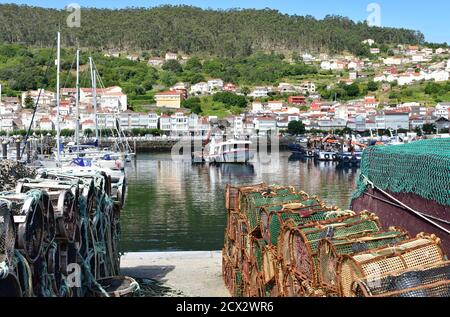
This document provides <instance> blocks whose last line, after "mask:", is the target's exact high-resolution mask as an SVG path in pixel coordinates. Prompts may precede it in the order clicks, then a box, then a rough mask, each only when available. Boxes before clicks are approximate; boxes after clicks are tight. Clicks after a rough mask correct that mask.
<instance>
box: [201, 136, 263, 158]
mask: <svg viewBox="0 0 450 317" xmlns="http://www.w3.org/2000/svg"><path fill="white" fill-rule="evenodd" d="M251 145H252V142H251V141H244V140H236V139H232V140H227V141H223V142H218V141H216V139H215V138H213V139H212V140H211V142H210V143H208V144H207V145H206V146H205V148H204V149H203V151H202V152H201V153H200V152H197V153H194V158H197V159H199V158H201V159H202V161H204V162H207V163H247V162H249V161H250V160H252V159H253V158H254V156H255V151H254V150H253V149H252V148H251Z"/></svg>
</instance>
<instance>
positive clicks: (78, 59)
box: [75, 50, 80, 152]
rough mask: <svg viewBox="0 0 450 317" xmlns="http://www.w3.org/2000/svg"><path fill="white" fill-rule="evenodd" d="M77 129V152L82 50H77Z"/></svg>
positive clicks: (78, 146) (78, 143)
mask: <svg viewBox="0 0 450 317" xmlns="http://www.w3.org/2000/svg"><path fill="white" fill-rule="evenodd" d="M76 90H77V93H76V100H75V107H76V116H77V120H76V129H75V139H76V142H77V152H79V151H80V50H77V83H76Z"/></svg>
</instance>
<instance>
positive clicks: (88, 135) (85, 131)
mask: <svg viewBox="0 0 450 317" xmlns="http://www.w3.org/2000/svg"><path fill="white" fill-rule="evenodd" d="M83 134H84V135H85V136H86V137H88V138H90V137H92V136H93V135H94V131H92V129H85V130H84V131H83Z"/></svg>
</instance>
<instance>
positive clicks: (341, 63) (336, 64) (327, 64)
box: [320, 61, 348, 70]
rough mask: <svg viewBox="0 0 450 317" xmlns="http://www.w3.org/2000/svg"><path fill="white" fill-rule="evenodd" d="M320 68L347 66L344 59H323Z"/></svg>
mask: <svg viewBox="0 0 450 317" xmlns="http://www.w3.org/2000/svg"><path fill="white" fill-rule="evenodd" d="M320 68H321V69H323V70H345V69H347V68H348V63H347V62H345V61H323V62H322V63H321V64H320Z"/></svg>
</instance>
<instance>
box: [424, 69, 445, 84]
mask: <svg viewBox="0 0 450 317" xmlns="http://www.w3.org/2000/svg"><path fill="white" fill-rule="evenodd" d="M449 78H450V74H449V72H448V71H445V70H436V71H434V72H432V73H429V74H425V80H434V81H436V82H443V81H448V80H449Z"/></svg>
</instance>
